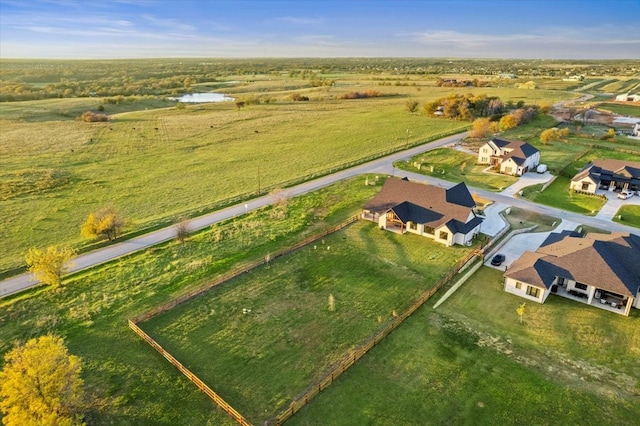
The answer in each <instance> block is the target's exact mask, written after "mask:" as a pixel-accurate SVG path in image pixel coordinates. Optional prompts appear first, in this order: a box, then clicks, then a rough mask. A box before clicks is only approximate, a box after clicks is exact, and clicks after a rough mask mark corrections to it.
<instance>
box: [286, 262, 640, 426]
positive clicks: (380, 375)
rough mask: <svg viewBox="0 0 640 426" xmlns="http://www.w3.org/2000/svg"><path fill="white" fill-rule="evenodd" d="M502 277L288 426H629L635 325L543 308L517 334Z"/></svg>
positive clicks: (563, 306)
mask: <svg viewBox="0 0 640 426" xmlns="http://www.w3.org/2000/svg"><path fill="white" fill-rule="evenodd" d="M502 273H503V272H501V271H498V270H495V269H493V268H486V267H483V268H481V269H480V270H479V271H478V272H477V273H476V274H475V275H474V276H473V277H472V278H471V279H470V280H469V281H468V282H467V283H465V284H464V285H463V286H462V287H461V288H460V289H458V291H457V292H456V293H455V294H454V295H453V296H452V297H451V298H449V299H448V300H447V301H446V302H445V303H444V304H442V305H441V306H439V307H438V309H437V310H435V311H434V310H433V309H430V308H429V307H430V306H432V304H433V302H427V304H426V306H425V308H423V309H420V310H418V311H417V312H416V313H415V314H414V315H413V316H411V317H410V318H408V319H407V320H406V321H405V322H404V323H403V325H402V327H400V328H398V329H397V330H396V331H395V332H394V333H393V334H391V335H390V336H388V337H387V338H386V339H385V340H384V341H383V342H382V343H380V344H379V345H377V346H376V347H375V348H374V349H372V350H371V351H370V352H369V354H368V355H367V356H366V357H364V358H363V359H362V360H361V361H360V362H359V363H357V364H356V365H354V366H353V367H352V368H351V369H349V371H348V372H347V374H345V375H343V376H341V377H340V378H339V379H338V381H337V382H336V383H335V384H334V385H333V386H331V387H329V388H327V389H326V390H324V391H323V392H322V393H321V394H320V395H319V396H318V397H316V398H315V399H314V400H313V401H312V402H311V403H310V404H309V405H307V406H306V407H305V408H303V409H302V410H301V411H300V412H298V413H297V414H296V415H295V416H293V417H292V418H291V419H290V420H289V421H288V422H287V425H294V426H300V425H315V424H317V423H318V422H317V419H322V421H323V423H324V424H332V425H334V424H335V425H347V424H371V425H389V424H394V425H396V424H418V423H420V424H422V423H427V424H468V423H472V424H474V425H495V424H501V425H514V426H515V425H518V424H548V423H551V424H590V423H592V422H594V419H598V420H597V421H598V422H603V423H606V424H610V423H611V424H613V423H617V424H633V423H634V422H635V421H636V419H637V418H638V416H640V406H639V405H638V404H637V398H638V392H639V391H640V387H638V383H640V372H639V371H638V367H637V362H636V360H637V357H638V354H639V351H640V340H639V339H640V335H638V333H637V330H638V321H639V320H640V317H639V316H638V315H634V316H632V317H628V318H627V317H622V316H620V315H615V314H611V313H610V312H605V311H602V310H599V309H594V308H592V307H590V306H586V305H584V304H580V303H576V302H573V301H570V300H566V299H562V298H560V297H555V298H554V297H549V299H547V302H545V304H544V305H538V304H533V303H527V304H526V313H525V316H524V325H521V324H520V323H519V321H518V315H517V313H516V308H517V307H518V306H519V304H520V303H522V299H521V298H518V297H516V296H513V295H509V294H507V293H505V292H504V291H503V290H502ZM416 419H417V420H416Z"/></svg>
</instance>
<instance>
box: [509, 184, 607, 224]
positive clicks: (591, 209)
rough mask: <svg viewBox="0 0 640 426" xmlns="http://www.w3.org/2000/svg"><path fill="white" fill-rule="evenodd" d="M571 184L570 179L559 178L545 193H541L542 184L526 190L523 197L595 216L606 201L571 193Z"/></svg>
mask: <svg viewBox="0 0 640 426" xmlns="http://www.w3.org/2000/svg"><path fill="white" fill-rule="evenodd" d="M570 182H571V180H570V179H568V178H566V177H563V176H558V177H557V178H556V180H555V181H554V182H553V183H552V184H551V185H549V186H548V187H547V189H545V190H544V191H543V192H540V190H541V189H542V185H541V184H539V185H532V186H528V187H526V188H524V189H523V193H522V197H523V198H526V199H527V200H530V201H534V202H536V203H539V204H545V205H547V206H552V207H556V208H558V209H563V210H568V211H570V212H575V213H581V214H584V215H586V216H595V214H596V213H598V211H599V210H600V209H601V208H602V206H604V204H605V202H606V201H605V200H604V199H602V198H600V197H596V196H592V195H586V194H578V193H574V192H570V191H569V184H570Z"/></svg>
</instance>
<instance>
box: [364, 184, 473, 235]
mask: <svg viewBox="0 0 640 426" xmlns="http://www.w3.org/2000/svg"><path fill="white" fill-rule="evenodd" d="M475 205H476V203H475V201H473V197H472V196H471V193H470V192H469V189H468V188H467V186H466V185H465V184H464V183H459V184H457V185H455V186H453V187H451V188H449V189H444V188H440V187H438V186H433V185H426V184H422V183H418V182H411V181H409V180H407V179H406V178H405V179H398V178H389V179H387V181H386V182H385V183H384V185H383V187H382V189H381V190H380V192H379V193H378V195H376V196H375V197H374V198H373V199H372V200H371V201H369V202H368V203H367V204H366V205H365V206H364V207H363V208H362V215H361V216H362V218H363V219H366V220H370V221H372V222H376V223H378V226H380V228H382V229H386V230H389V231H394V232H399V233H401V234H404V233H405V232H410V233H413V234H417V235H422V236H424V237H428V238H432V239H434V240H435V241H437V242H439V243H442V244H445V245H447V246H451V245H453V244H462V245H464V244H470V243H471V240H472V239H473V238H474V237H475V236H476V235H478V233H479V232H480V224H481V223H482V218H481V217H478V216H476V215H475V213H474V212H473V208H474V207H475Z"/></svg>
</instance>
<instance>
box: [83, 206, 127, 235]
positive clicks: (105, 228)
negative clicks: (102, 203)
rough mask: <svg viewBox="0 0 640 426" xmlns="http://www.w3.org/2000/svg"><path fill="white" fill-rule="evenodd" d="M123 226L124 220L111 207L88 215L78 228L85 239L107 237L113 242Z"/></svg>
mask: <svg viewBox="0 0 640 426" xmlns="http://www.w3.org/2000/svg"><path fill="white" fill-rule="evenodd" d="M123 226H124V219H123V218H122V217H121V216H120V215H119V214H118V213H117V212H116V211H115V209H114V208H113V207H103V208H102V209H100V210H98V211H97V212H95V213H90V214H89V216H87V220H85V221H84V223H83V224H82V227H81V228H80V233H81V234H82V236H83V237H85V238H98V237H107V238H108V239H109V241H113V240H114V239H115V238H116V237H117V236H118V232H120V230H121V229H122V227H123Z"/></svg>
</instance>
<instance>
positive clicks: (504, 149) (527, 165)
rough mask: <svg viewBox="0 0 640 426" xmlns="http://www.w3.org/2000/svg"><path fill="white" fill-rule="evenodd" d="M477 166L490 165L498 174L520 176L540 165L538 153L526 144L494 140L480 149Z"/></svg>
mask: <svg viewBox="0 0 640 426" xmlns="http://www.w3.org/2000/svg"><path fill="white" fill-rule="evenodd" d="M478 164H490V165H491V166H493V167H495V168H496V169H498V170H500V173H504V174H507V175H514V176H522V175H523V174H524V173H526V172H528V171H529V170H534V169H535V168H536V167H537V166H538V164H540V151H538V149H537V148H535V147H534V146H532V145H529V144H528V143H526V142H522V141H510V140H503V139H496V138H494V139H491V140H490V141H489V142H487V143H486V144H484V145H483V146H482V147H480V150H479V151H478Z"/></svg>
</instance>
